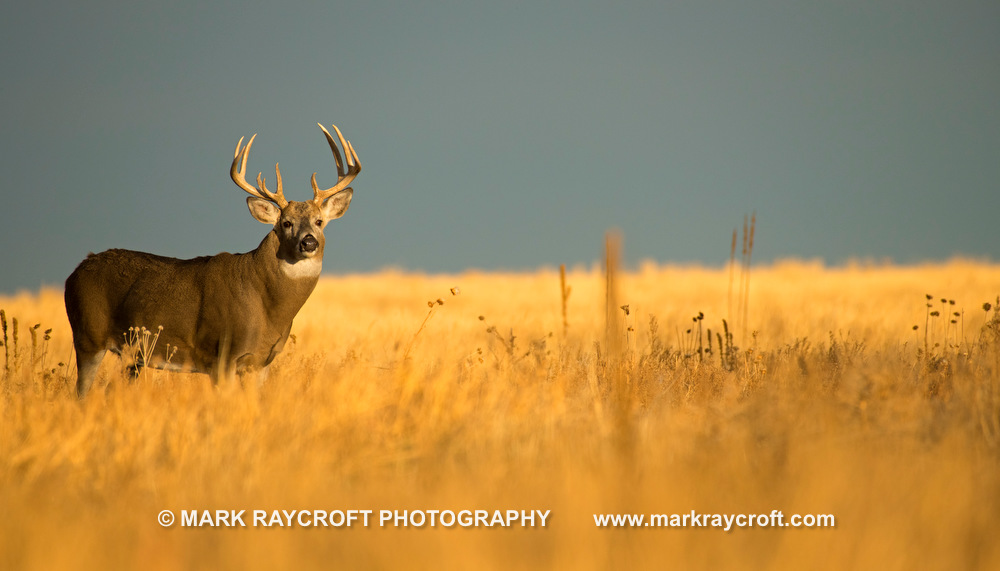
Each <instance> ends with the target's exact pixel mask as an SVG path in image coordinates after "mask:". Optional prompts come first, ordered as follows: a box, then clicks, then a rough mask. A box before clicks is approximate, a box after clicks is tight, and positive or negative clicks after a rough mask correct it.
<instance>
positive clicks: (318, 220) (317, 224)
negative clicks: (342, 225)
mask: <svg viewBox="0 0 1000 571" xmlns="http://www.w3.org/2000/svg"><path fill="white" fill-rule="evenodd" d="M322 225H323V220H322V219H319V218H317V219H316V226H322Z"/></svg>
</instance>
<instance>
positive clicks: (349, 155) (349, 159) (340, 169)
mask: <svg viewBox="0 0 1000 571" xmlns="http://www.w3.org/2000/svg"><path fill="white" fill-rule="evenodd" d="M317 125H319V128H320V129H322V130H323V134H324V135H326V141H327V143H329V144H330V149H331V150H332V151H333V158H334V160H335V161H337V184H335V185H333V186H331V187H330V188H328V189H326V190H321V189H320V188H319V186H318V185H317V184H316V173H313V175H312V188H313V200H314V201H316V202H318V203H322V202H323V201H324V200H326V199H327V198H330V197H331V196H333V195H334V194H337V193H338V192H340V191H342V190H344V189H345V188H347V187H348V185H350V184H351V181H353V180H354V177H356V176H358V173H360V172H361V161H360V160H359V159H358V153H357V152H355V150H354V146H353V145H351V143H350V141H348V140H347V139H345V138H344V134H343V133H341V132H340V129H338V128H337V126H336V125H333V130H334V131H336V132H337V138H338V139H340V146H341V147H343V148H344V157H343V158H341V156H340V150H339V149H338V148H337V143H336V142H335V141H334V140H333V136H331V135H330V132H329V131H327V130H326V127H324V126H323V125H322V124H321V123H317Z"/></svg>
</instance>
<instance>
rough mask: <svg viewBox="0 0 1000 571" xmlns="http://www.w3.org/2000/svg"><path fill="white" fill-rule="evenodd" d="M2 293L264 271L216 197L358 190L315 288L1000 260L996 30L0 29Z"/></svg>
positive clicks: (133, 13)
mask: <svg viewBox="0 0 1000 571" xmlns="http://www.w3.org/2000/svg"><path fill="white" fill-rule="evenodd" d="M0 46H2V51H0V101H2V105H0V126H2V128H0V164H2V167H3V168H2V171H3V181H4V182H3V185H2V187H3V190H2V204H3V207H2V208H3V213H4V217H3V223H2V224H0V293H11V292H14V291H16V290H18V289H21V288H26V289H34V288H37V287H38V286H39V285H43V284H50V285H60V284H61V283H62V281H63V280H64V279H65V277H66V276H67V275H68V274H69V273H70V272H71V271H72V270H73V268H74V266H75V265H76V264H77V263H78V262H79V261H80V260H81V259H82V258H83V257H84V256H85V255H86V253H87V252H88V251H101V250H104V249H107V248H111V247H124V248H130V249H137V250H145V251H151V252H155V253H159V254H164V255H170V256H177V257H192V256H196V255H203V254H213V253H217V252H220V251H233V252H236V251H238V252H243V251H247V250H250V249H253V248H254V247H256V245H257V243H258V242H259V241H260V239H261V238H262V237H263V235H264V234H265V233H266V231H267V228H266V227H265V226H263V225H261V224H260V223H258V222H256V221H255V220H253V219H252V218H251V217H250V215H249V213H248V211H247V208H246V205H245V203H244V197H245V194H244V193H243V191H241V190H239V189H238V188H237V187H236V186H235V185H234V184H233V183H232V182H231V181H230V180H229V175H228V168H229V163H230V161H231V159H232V152H233V148H234V147H235V144H236V141H237V140H238V139H239V138H240V137H241V136H244V135H247V136H248V135H251V134H253V133H259V135H258V137H257V141H256V143H255V144H254V148H253V152H252V155H251V159H250V166H249V170H251V171H252V172H253V173H254V174H255V173H256V172H257V171H260V170H263V171H264V172H265V174H268V175H269V178H270V179H272V180H273V176H274V175H273V166H274V163H275V162H276V161H280V163H281V167H282V173H283V175H284V180H285V192H286V194H287V195H289V197H290V198H293V199H300V200H301V199H305V198H308V197H311V191H310V190H309V176H310V175H311V174H312V173H313V171H318V172H319V174H318V179H319V181H320V184H321V185H323V184H326V185H329V184H332V183H333V180H334V178H335V170H334V164H333V160H332V157H331V155H330V151H329V149H328V147H327V146H326V143H325V141H324V139H323V137H322V134H321V132H320V131H319V129H318V128H317V127H316V122H318V121H319V122H323V123H326V124H330V123H336V124H337V125H338V126H340V127H341V128H342V129H343V131H344V133H345V134H346V135H347V137H348V138H349V139H351V141H352V142H353V143H354V145H355V147H356V148H357V151H358V153H359V154H360V156H361V161H362V163H363V165H364V170H363V172H362V173H361V175H360V176H359V177H358V179H357V180H356V181H355V184H354V189H355V198H354V202H353V203H352V205H351V209H350V211H349V212H348V213H347V215H346V216H345V217H344V218H342V219H341V220H338V221H336V222H334V223H333V225H331V227H330V228H329V229H328V233H327V234H328V246H327V253H326V260H325V264H324V269H325V271H327V272H336V273H342V272H356V271H373V270H377V269H379V268H382V267H386V266H397V267H403V268H409V269H414V270H425V271H434V272H436V271H458V270H462V269H465V268H484V269H494V268H495V269H531V268H536V267H539V266H546V265H548V266H552V265H558V264H560V263H566V264H569V265H574V264H580V263H584V264H589V263H591V262H592V261H594V260H597V259H598V258H599V255H600V249H601V243H602V236H603V233H604V232H605V230H606V229H608V228H611V227H617V228H620V229H621V230H622V232H623V233H624V236H625V254H626V260H629V261H632V262H635V261H638V260H641V259H654V260H658V261H663V262H691V261H695V262H702V263H706V264H711V265H719V264H722V263H724V261H725V260H726V259H727V258H728V256H729V240H730V235H731V232H732V230H733V228H734V227H736V226H739V225H741V224H742V221H743V216H744V214H745V213H748V212H751V211H753V210H756V211H757V217H758V218H757V237H756V243H755V257H756V259H758V260H760V261H768V260H772V259H776V258H786V257H801V258H823V259H825V260H826V261H828V262H830V263H838V262H842V261H844V260H847V259H849V258H852V257H860V258H875V259H880V260H881V259H885V258H890V259H893V260H895V261H897V262H915V261H921V260H927V259H930V260H934V259H944V258H948V257H951V256H954V255H969V256H974V257H985V258H990V259H996V252H997V248H998V244H1000V229H998V228H1000V225H998V224H997V217H998V213H1000V3H998V2H996V0H984V1H973V0H941V1H919V0H918V1H905V2H904V1H887V0H858V1H852V0H846V1H823V2H817V1H801V0H799V1H791V0H789V1H771V0H765V1H758V2H743V1H730V2H717V1H711V0H695V1H684V2H673V1H665V0H658V1H652V2H633V1H629V0H619V1H616V2H604V3H598V2H578V1H570V0H554V1H535V2H518V1H511V0H506V1H503V2H476V1H453V2H385V1H381V0H364V1H358V2H319V1H318V2H294V1H291V2H280V3H279V2H266V3H262V2H205V1H204V0H198V1H197V2H194V1H188V0H179V1H171V2H155V3H150V2H118V1H114V2H112V1H107V0H104V1H101V0H98V1H95V2H68V1H60V2H47V1H45V0H41V1H37V2H20V3H16V5H12V6H8V7H7V8H6V9H5V10H4V15H3V18H2V19H0Z"/></svg>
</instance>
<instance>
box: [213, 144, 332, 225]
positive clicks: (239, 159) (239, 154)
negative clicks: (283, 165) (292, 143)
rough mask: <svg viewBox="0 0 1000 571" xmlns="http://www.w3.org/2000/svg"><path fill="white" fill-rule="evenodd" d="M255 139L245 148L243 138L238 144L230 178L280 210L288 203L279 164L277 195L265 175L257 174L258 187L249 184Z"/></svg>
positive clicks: (275, 168)
mask: <svg viewBox="0 0 1000 571" xmlns="http://www.w3.org/2000/svg"><path fill="white" fill-rule="evenodd" d="M327 137H329V135H327ZM255 138H257V134H256V133H254V135H253V137H250V140H249V141H247V146H246V147H244V146H243V137H240V142H239V143H236V152H235V153H233V166H232V167H231V168H230V169H229V176H230V177H232V179H233V182H235V183H236V186H238V187H240V188H242V189H243V190H245V191H247V192H248V193H250V194H251V195H253V196H256V197H257V198H263V199H264V200H269V201H271V202H273V203H275V204H277V205H278V207H279V208H284V207H286V206H288V201H287V200H285V195H284V193H282V192H281V171H280V170H279V169H278V163H274V176H275V177H277V179H278V182H277V184H278V191H277V192H276V193H272V192H271V191H269V190H267V186H265V185H264V176H263V173H257V186H256V187H254V186H252V185H251V184H250V183H248V182H247V179H246V173H247V158H249V156H250V145H253V140H254V139H255ZM338 164H339V161H338ZM237 167H238V168H237ZM315 176H316V175H313V183H314V184H313V187H315V186H316V184H315V181H316V179H315Z"/></svg>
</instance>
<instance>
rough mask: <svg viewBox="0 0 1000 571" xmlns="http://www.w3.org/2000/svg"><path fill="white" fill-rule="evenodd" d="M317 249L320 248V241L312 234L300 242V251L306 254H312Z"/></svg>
mask: <svg viewBox="0 0 1000 571" xmlns="http://www.w3.org/2000/svg"><path fill="white" fill-rule="evenodd" d="M316 248H319V240H317V239H316V237H315V236H313V235H312V234H306V237H305V238H303V239H302V241H301V242H299V251H300V252H302V253H304V254H311V253H312V252H315V251H316Z"/></svg>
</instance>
